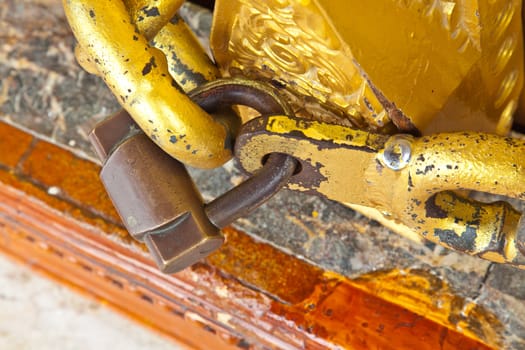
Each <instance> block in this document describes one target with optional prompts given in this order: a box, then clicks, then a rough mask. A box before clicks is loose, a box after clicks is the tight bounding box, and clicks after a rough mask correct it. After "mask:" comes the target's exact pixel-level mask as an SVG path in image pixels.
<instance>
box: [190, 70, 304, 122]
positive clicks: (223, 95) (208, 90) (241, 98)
mask: <svg viewBox="0 0 525 350" xmlns="http://www.w3.org/2000/svg"><path fill="white" fill-rule="evenodd" d="M189 96H190V98H191V99H192V100H193V101H194V102H196V103H197V104H198V105H199V106H200V107H201V108H202V109H204V110H205V111H206V112H208V113H213V112H216V111H217V110H219V109H221V108H224V107H229V106H231V105H243V106H248V107H251V108H253V109H255V110H256V111H257V112H259V113H260V114H262V115H269V114H284V115H288V116H290V117H293V116H294V112H293V109H292V108H291V107H290V105H289V104H288V103H286V101H284V99H283V98H282V97H281V96H280V95H279V92H278V90H277V89H276V88H274V87H273V86H272V85H270V84H268V83H264V82H261V81H256V80H248V79H244V78H234V79H217V80H214V81H211V82H209V83H204V84H202V85H200V86H199V87H197V88H196V89H194V90H192V91H191V92H190V93H189Z"/></svg>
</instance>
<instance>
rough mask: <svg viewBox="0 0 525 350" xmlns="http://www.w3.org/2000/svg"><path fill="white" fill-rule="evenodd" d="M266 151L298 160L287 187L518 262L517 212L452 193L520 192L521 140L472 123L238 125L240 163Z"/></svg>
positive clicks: (253, 166)
mask: <svg viewBox="0 0 525 350" xmlns="http://www.w3.org/2000/svg"><path fill="white" fill-rule="evenodd" d="M272 152H282V153H286V154H289V155H292V156H293V157H295V158H296V159H298V160H299V161H300V162H301V166H302V171H301V173H299V174H297V175H295V176H294V177H293V178H292V181H291V182H290V184H289V186H288V187H289V188H290V189H292V190H297V191H301V192H306V193H312V194H320V195H322V196H325V197H327V198H329V199H332V200H336V201H338V202H341V203H345V204H347V205H350V204H355V205H359V206H364V207H370V208H375V209H376V210H377V211H379V212H380V213H381V216H382V217H383V218H384V220H386V221H391V222H394V223H396V224H399V225H401V226H403V227H405V228H406V229H408V230H411V231H413V232H416V233H417V234H419V235H421V236H423V237H425V238H426V239H429V240H431V241H433V242H435V243H437V244H441V245H444V246H446V247H448V248H450V249H454V250H458V251H462V252H465V253H468V254H471V255H478V256H480V257H482V258H485V259H488V260H491V261H496V262H501V263H503V262H504V263H509V264H512V265H516V266H519V267H525V257H524V256H523V255H522V253H521V252H520V248H521V245H520V241H521V239H517V235H518V231H519V230H518V227H519V221H520V215H521V214H520V213H519V212H518V211H516V210H515V209H514V208H512V207H511V206H510V205H509V204H508V203H506V202H496V203H490V204H485V203H480V202H477V201H474V200H472V199H470V198H468V197H466V196H463V195H462V194H461V192H455V191H458V190H460V191H463V190H475V191H482V192H488V193H491V194H497V195H503V196H507V197H511V198H517V199H525V181H524V180H525V141H524V140H519V139H512V138H505V137H500V136H497V135H490V134H483V133H473V132H461V133H446V134H445V133H444V134H436V135H433V136H426V137H421V138H415V137H412V136H409V135H395V136H386V135H379V134H373V133H369V132H365V131H360V130H356V129H353V128H349V127H344V126H339V125H332V124H327V123H322V122H316V121H307V120H302V119H296V118H291V117H287V116H270V117H261V118H257V119H254V120H252V121H250V122H248V123H247V124H245V125H244V126H243V128H242V130H241V136H240V137H239V138H238V140H237V144H236V155H237V157H238V159H239V160H240V164H241V165H242V167H243V168H244V169H245V170H246V171H247V172H249V173H252V172H254V171H256V170H257V169H259V168H260V167H261V160H262V159H264V157H265V155H267V154H269V153H272Z"/></svg>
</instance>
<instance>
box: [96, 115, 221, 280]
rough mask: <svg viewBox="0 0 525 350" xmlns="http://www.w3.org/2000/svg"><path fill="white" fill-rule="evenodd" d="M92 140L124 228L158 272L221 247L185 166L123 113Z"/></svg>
mask: <svg viewBox="0 0 525 350" xmlns="http://www.w3.org/2000/svg"><path fill="white" fill-rule="evenodd" d="M91 140H92V142H93V143H94V144H95V145H96V149H97V152H98V153H99V156H101V158H102V159H106V161H105V164H104V167H103V168H102V171H101V173H100V177H101V179H102V182H103V183H104V186H105V187H106V189H107V191H108V194H109V196H110V198H111V200H112V201H113V203H114V205H115V207H116V209H117V211H118V213H119V215H120V217H121V218H122V220H123V222H124V225H125V226H126V229H127V230H128V231H129V233H130V234H131V235H132V236H133V238H135V239H137V240H139V241H143V242H144V243H145V244H146V245H147V247H148V249H149V250H150V252H151V253H152V256H153V258H154V260H155V262H156V263H157V265H158V266H159V268H160V269H161V270H162V271H163V272H165V273H173V272H176V271H179V270H181V269H182V268H184V267H186V266H188V265H191V264H192V263H194V262H196V261H198V260H200V259H202V258H204V257H206V256H207V255H208V254H209V253H211V252H212V251H214V250H215V249H217V248H218V247H220V246H221V244H222V243H223V241H224V238H223V236H222V235H221V234H220V231H219V229H218V228H217V227H215V226H214V225H213V224H212V223H211V222H210V221H209V220H208V217H207V215H206V213H205V211H204V202H203V200H202V197H201V196H200V194H199V191H198V190H197V189H196V188H195V185H194V183H193V181H192V179H191V177H190V175H189V174H188V172H187V170H186V168H185V167H184V165H183V164H182V163H180V162H179V161H177V160H175V159H174V158H172V157H170V156H169V155H168V154H166V153H165V152H164V151H162V150H161V149H160V148H159V147H158V146H157V145H156V144H155V143H153V142H152V141H151V140H150V139H149V138H148V137H147V136H146V135H145V134H144V133H143V132H142V131H140V129H138V127H136V126H135V124H134V122H133V120H132V119H131V118H130V117H129V115H128V114H127V113H126V112H125V111H121V112H119V113H118V114H115V115H114V116H112V117H110V118H109V119H108V120H107V121H105V122H104V123H103V124H102V125H99V126H98V127H97V128H96V129H95V130H94V132H93V133H92V136H91ZM181 233H182V234H181Z"/></svg>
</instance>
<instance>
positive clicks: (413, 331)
mask: <svg viewBox="0 0 525 350" xmlns="http://www.w3.org/2000/svg"><path fill="white" fill-rule="evenodd" d="M272 311H273V312H275V313H276V314H279V315H281V316H282V317H283V318H284V319H286V320H288V321H293V322H294V323H295V324H296V326H297V327H299V328H301V329H303V330H305V331H306V332H307V333H309V334H311V335H312V336H313V337H320V338H323V339H326V340H327V341H329V342H331V343H334V344H337V345H339V346H341V347H343V348H348V349H355V350H358V349H418V350H425V349H428V350H434V349H461V350H466V349H472V350H473V349H491V347H489V346H488V345H485V344H483V343H481V342H479V341H477V340H474V339H471V338H468V337H466V336H465V335H463V334H461V333H459V332H457V331H455V330H451V329H449V328H447V327H445V326H443V325H440V324H438V323H436V322H434V321H432V320H430V319H427V318H425V317H423V316H420V315H418V314H416V313H414V312H412V311H410V310H408V309H406V308H404V307H401V306H398V305H394V304H392V303H390V302H388V301H386V300H383V299H381V298H379V297H377V296H375V295H372V294H369V293H366V292H365V291H363V290H360V289H358V288H356V287H355V286H354V285H353V284H352V283H351V282H350V281H348V280H342V279H326V280H324V281H322V282H321V283H319V284H318V285H317V286H316V288H315V291H314V293H312V295H311V296H310V297H308V298H307V299H305V300H304V301H302V302H301V303H299V304H296V305H292V306H288V305H283V304H280V303H277V302H275V303H274V304H273V307H272Z"/></svg>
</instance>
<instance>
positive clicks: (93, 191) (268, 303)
mask: <svg viewBox="0 0 525 350" xmlns="http://www.w3.org/2000/svg"><path fill="white" fill-rule="evenodd" d="M98 171H99V167H98V166H96V165H94V164H92V163H90V162H89V161H86V160H83V159H80V158H78V157H76V156H75V155H73V154H71V153H70V152H68V151H65V150H63V149H61V148H59V147H56V146H54V145H50V144H49V143H46V142H44V141H41V140H37V139H34V138H33V137H31V136H29V135H27V134H25V133H23V132H21V131H19V130H16V129H14V128H13V127H11V126H8V125H6V124H2V123H0V232H1V233H2V235H0V249H1V250H2V251H3V252H4V253H6V254H8V255H10V256H12V257H14V258H16V259H18V260H19V261H22V262H25V263H28V264H30V265H31V266H32V267H33V268H35V269H36V270H39V271H42V272H44V273H46V274H47V275H49V276H51V277H52V278H55V279H57V280H59V281H61V282H63V283H66V284H68V285H70V286H72V287H74V288H76V289H77V290H80V291H82V292H83V293H86V294H88V295H91V296H93V297H95V298H98V299H100V300H102V301H104V302H105V303H107V304H108V305H110V306H112V307H114V308H116V309H117V310H119V311H121V312H123V313H124V314H126V315H128V316H130V317H133V318H134V319H136V320H138V321H140V322H142V323H144V324H146V325H148V326H150V327H151V328H153V329H155V330H157V331H159V332H161V333H162V334H164V335H167V336H169V337H172V338H174V339H176V340H177V341H179V342H181V343H183V344H186V345H187V346H188V348H195V349H239V348H241V349H245V348H254V349H262V348H275V349H325V348H330V347H343V348H349V349H488V348H490V347H489V346H487V345H485V344H482V343H481V342H480V341H478V340H476V339H472V338H469V337H467V336H465V335H464V334H461V333H459V332H457V331H455V330H452V329H450V328H449V327H447V326H446V325H443V324H440V323H437V322H435V321H433V320H431V319H428V318H425V317H423V316H421V315H417V314H416V313H414V312H412V311H410V310H408V309H406V308H403V307H401V306H399V305H396V304H394V303H392V302H389V301H386V300H384V299H381V298H380V297H378V296H376V295H373V294H370V293H367V292H366V290H363V289H360V288H358V287H356V286H355V283H354V282H352V281H349V280H347V279H345V278H343V277H341V276H337V275H335V274H331V273H327V272H326V271H323V270H322V269H319V268H317V267H314V266H312V265H310V264H308V263H306V262H304V261H302V260H299V259H297V258H295V257H293V256H289V255H287V254H285V253H283V252H281V251H279V250H277V249H275V248H274V247H272V246H271V245H269V244H265V243H261V242H257V241H256V240H255V239H253V238H252V237H250V236H248V235H247V234H245V233H243V232H238V231H235V230H233V229H227V230H225V234H226V236H227V243H226V244H225V246H224V247H223V248H222V249H220V250H219V251H218V252H217V253H215V254H214V255H212V256H211V257H210V258H209V259H208V260H207V261H205V262H202V263H199V264H197V265H195V266H193V267H192V268H188V269H186V270H184V271H182V272H180V273H178V274H176V275H172V276H168V275H163V274H161V273H160V272H158V271H157V269H156V268H155V267H154V265H153V264H152V262H151V260H150V259H149V257H148V255H147V253H146V252H145V250H144V248H143V247H142V246H141V245H140V244H137V243H136V242H135V241H133V240H132V239H130V238H129V236H128V235H127V233H126V231H125V230H124V229H123V228H122V226H121V224H120V222H119V219H118V217H117V216H116V213H115V211H114V209H113V207H112V205H111V203H110V201H109V199H108V198H107V196H106V194H105V191H104V189H103V188H102V185H101V184H100V182H99V180H98ZM50 188H53V191H50Z"/></svg>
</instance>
